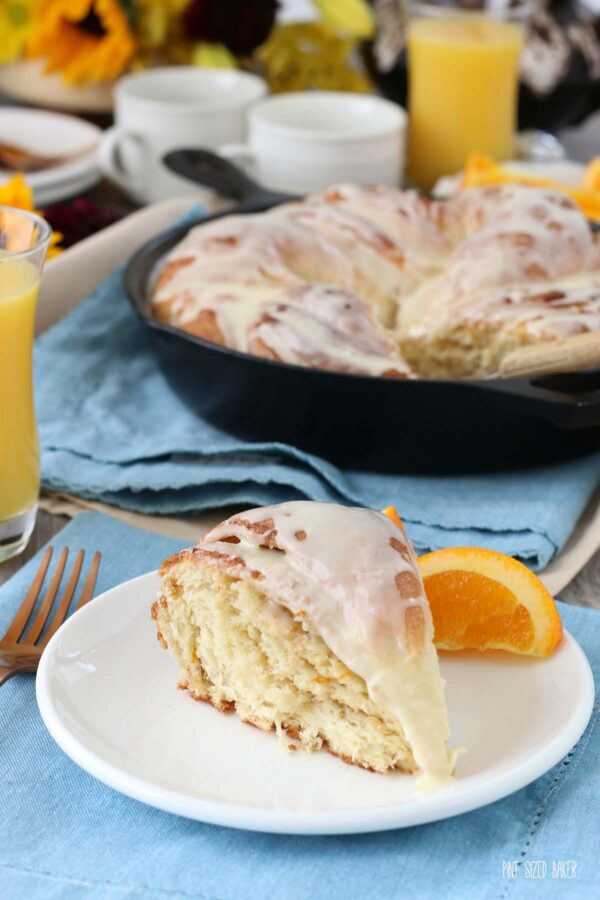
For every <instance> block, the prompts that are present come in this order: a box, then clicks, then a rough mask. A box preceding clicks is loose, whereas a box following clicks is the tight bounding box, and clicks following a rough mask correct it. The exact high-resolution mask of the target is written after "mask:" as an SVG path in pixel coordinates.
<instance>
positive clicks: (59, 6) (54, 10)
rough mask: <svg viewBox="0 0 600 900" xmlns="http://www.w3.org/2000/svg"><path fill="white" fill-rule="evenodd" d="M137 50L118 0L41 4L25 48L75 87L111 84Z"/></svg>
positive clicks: (48, 0)
mask: <svg viewBox="0 0 600 900" xmlns="http://www.w3.org/2000/svg"><path fill="white" fill-rule="evenodd" d="M134 49H135V44H134V38H133V34H132V33H131V30H130V28H129V24H128V22H127V17H126V15H125V13H124V11H123V8H122V7H121V5H120V3H119V2H118V0H38V5H37V7H36V11H35V15H34V25H33V31H32V33H31V36H30V38H29V40H28V42H27V50H28V55H29V56H30V57H44V58H45V59H46V61H47V62H46V71H47V72H56V71H58V72H61V73H62V76H63V78H64V80H65V81H67V82H69V83H71V84H85V83H89V82H96V81H112V80H114V79H115V78H117V77H118V76H119V75H120V74H121V73H122V72H123V70H124V69H125V68H126V66H127V64H128V63H129V61H130V60H131V58H132V56H133V52H134Z"/></svg>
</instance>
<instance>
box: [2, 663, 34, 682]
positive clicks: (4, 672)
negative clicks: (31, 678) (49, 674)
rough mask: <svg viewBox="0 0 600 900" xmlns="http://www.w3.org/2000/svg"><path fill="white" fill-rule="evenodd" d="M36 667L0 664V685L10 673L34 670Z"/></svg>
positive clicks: (15, 673)
mask: <svg viewBox="0 0 600 900" xmlns="http://www.w3.org/2000/svg"><path fill="white" fill-rule="evenodd" d="M35 669H36V667H35V666H33V665H22V666H0V687H2V685H3V684H4V682H5V681H8V679H9V678H10V677H11V676H12V675H18V674H19V672H35Z"/></svg>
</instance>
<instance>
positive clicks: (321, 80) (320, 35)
mask: <svg viewBox="0 0 600 900" xmlns="http://www.w3.org/2000/svg"><path fill="white" fill-rule="evenodd" d="M356 45H357V41H356V40H355V39H353V38H342V37H340V36H339V35H338V34H336V33H335V32H334V31H332V29H331V28H330V27H329V26H328V25H327V24H326V23H325V22H298V23H294V24H290V25H280V26H279V27H276V28H275V29H274V30H273V32H272V33H271V35H270V37H269V39H268V41H267V42H266V43H265V44H263V46H262V47H259V49H258V50H257V52H256V58H257V59H258V60H259V61H260V63H261V64H262V66H263V67H264V74H265V77H266V79H267V81H268V82H269V86H270V88H271V90H272V91H273V92H275V93H278V92H281V91H306V90H310V89H311V88H318V89H320V90H326V91H327V90H329V91H358V92H365V91H369V90H370V89H371V85H370V83H369V81H368V79H367V78H366V77H365V76H364V75H362V74H361V73H360V72H358V71H356V70H355V69H354V68H353V67H352V65H351V63H350V61H349V60H350V57H351V55H352V53H353V52H354V50H355V49H356Z"/></svg>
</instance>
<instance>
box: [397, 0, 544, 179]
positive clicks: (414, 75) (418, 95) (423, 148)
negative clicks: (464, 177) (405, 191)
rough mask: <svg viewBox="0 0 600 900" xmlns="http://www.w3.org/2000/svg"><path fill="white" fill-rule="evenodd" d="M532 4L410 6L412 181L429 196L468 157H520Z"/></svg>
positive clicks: (479, 0) (476, 0)
mask: <svg viewBox="0 0 600 900" xmlns="http://www.w3.org/2000/svg"><path fill="white" fill-rule="evenodd" d="M530 12H531V4H530V2H529V0H517V2H516V5H513V6H509V5H508V4H504V3H503V2H502V0H500V2H494V0H490V2H489V5H485V0H473V3H470V4H469V7H468V8H464V7H463V6H460V5H459V4H457V3H456V2H449V3H436V2H433V0H432V2H414V3H410V6H409V21H408V31H407V47H408V108H409V151H408V154H409V155H408V175H409V178H410V180H411V181H412V182H413V184H415V185H417V187H420V188H422V189H423V190H426V191H428V190H430V189H431V188H432V187H433V185H434V184H435V182H436V181H437V179H438V178H440V177H441V176H442V175H452V174H454V173H455V172H458V171H459V170H460V169H461V168H462V167H463V165H464V163H465V161H466V159H467V157H468V155H469V153H471V152H472V151H478V152H480V153H486V154H489V155H490V156H492V157H494V159H497V160H503V159H509V158H510V157H511V156H512V155H513V153H514V139H515V132H516V124H517V110H516V107H517V90H518V71H519V57H520V54H521V49H522V46H523V38H524V26H525V23H526V21H527V18H528V17H529V14H530Z"/></svg>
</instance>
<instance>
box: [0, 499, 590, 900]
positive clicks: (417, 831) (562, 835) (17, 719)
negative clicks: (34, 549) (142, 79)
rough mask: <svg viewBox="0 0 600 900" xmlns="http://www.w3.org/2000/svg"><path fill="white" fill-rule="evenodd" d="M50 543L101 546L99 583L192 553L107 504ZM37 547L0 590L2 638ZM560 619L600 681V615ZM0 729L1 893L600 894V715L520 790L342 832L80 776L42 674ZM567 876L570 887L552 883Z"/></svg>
mask: <svg viewBox="0 0 600 900" xmlns="http://www.w3.org/2000/svg"><path fill="white" fill-rule="evenodd" d="M52 543H53V544H54V546H55V547H56V548H60V547H62V546H63V545H65V544H68V545H69V546H70V547H72V548H77V547H84V548H85V549H86V550H89V551H90V553H91V551H93V550H95V549H100V551H101V552H102V553H103V559H102V564H101V567H100V573H99V579H98V585H97V587H98V591H102V590H105V589H107V588H108V587H110V586H112V585H114V584H116V583H118V582H121V581H123V580H125V579H127V578H131V577H133V576H135V575H139V574H141V573H143V572H145V571H148V570H149V569H152V568H155V567H156V566H158V565H159V564H160V562H161V561H162V560H163V558H164V557H165V556H166V555H168V554H170V553H172V552H174V551H176V550H178V549H180V547H181V546H182V545H181V542H179V541H175V540H173V539H169V538H164V537H159V536H157V535H153V534H150V533H148V532H145V531H141V530H139V529H135V528H131V527H130V526H127V525H123V524H122V523H120V522H117V521H115V520H113V519H110V518H108V517H106V516H102V515H99V514H97V513H83V514H81V515H79V516H78V517H77V518H76V519H74V520H73V521H72V522H71V523H70V524H69V525H68V526H67V527H66V528H65V529H64V530H63V531H62V532H61V533H60V534H59V535H58V536H56V537H55V538H54V539H53V541H52ZM40 555H41V554H38V556H37V557H36V558H35V559H34V560H33V561H30V562H29V563H28V564H27V565H26V566H25V567H24V568H23V569H22V570H21V571H20V572H19V573H18V574H17V575H16V576H14V578H12V580H11V581H9V582H8V584H6V585H5V586H4V587H3V588H2V589H0V634H1V633H3V631H4V629H5V628H6V626H7V624H8V622H9V621H10V620H11V618H12V615H13V614H14V612H15V610H16V608H17V606H18V603H19V602H20V600H21V599H22V596H23V594H24V592H25V590H26V587H27V586H28V584H29V583H30V581H31V579H32V577H33V574H34V572H35V570H36V568H37V564H38V561H39V556H40ZM89 558H90V557H89V556H88V559H89ZM560 612H561V615H562V618H563V621H564V623H565V625H566V627H567V628H568V629H569V630H570V631H571V632H572V633H573V635H574V636H575V637H576V639H577V640H578V641H579V642H580V644H581V646H582V647H583V649H584V651H585V652H586V654H587V656H588V659H589V660H590V663H591V665H592V668H593V670H594V673H595V677H596V678H598V675H599V673H600V614H598V613H597V612H594V611H591V610H584V609H577V608H574V607H567V606H565V605H563V604H561V605H560ZM0 723H1V727H2V738H1V739H0V796H1V797H2V801H1V803H2V814H1V815H0V896H2V898H6V900H21V898H22V900H37V898H39V900H55V898H56V900H58V898H60V900H78V898H84V897H93V898H94V900H120V898H130V897H143V898H149V900H159V898H162V900H168V898H179V897H181V898H184V900H185V898H198V900H279V898H284V900H396V898H397V900H405V898H411V900H412V898H416V900H420V898H431V900H439V898H440V897H456V898H459V900H471V898H473V900H484V898H497V900H501V898H502V900H506V898H508V900H510V898H511V897H514V898H522V897H533V898H537V897H540V898H546V897H569V898H571V897H577V898H588V897H589V898H591V897H593V896H598V887H599V880H598V872H599V854H598V849H599V846H598V830H597V829H598V816H599V814H600V767H599V766H598V762H597V761H598V758H599V755H600V733H599V729H598V709H597V708H596V710H595V712H594V716H593V718H592V721H591V723H590V725H589V726H588V729H587V731H586V732H585V734H584V735H583V737H582V738H581V740H580V741H579V743H578V744H577V746H576V747H575V748H574V750H573V751H572V752H571V753H569V754H568V756H567V757H565V759H564V760H563V761H562V762H561V763H559V764H558V765H557V766H555V767H554V769H552V770H551V771H550V772H548V773H547V774H546V775H545V776H543V777H542V778H540V779H538V781H536V782H535V783H534V784H532V785H530V786H529V787H527V788H524V789H523V790H521V791H519V792H518V793H516V794H513V795H512V796H511V797H508V798H506V799H505V800H501V801H498V802H497V803H494V804H492V805H491V806H488V807H485V808H483V809H480V810H476V811H474V812H471V813H467V814H466V815H463V816H460V817H458V818H454V819H448V820H446V821H443V822H437V823H433V824H431V825H422V826H419V827H417V828H410V829H405V830H401V831H388V832H384V833H380V834H371V835H356V836H344V837H297V836H280V835H264V834H252V833H248V832H242V831H236V830H231V829H226V828H218V827H216V826H211V825H204V824H201V823H197V822H191V821H187V820H185V819H182V818H179V817H176V816H172V815H170V814H168V813H163V812H159V811H157V810H154V809H151V808H150V807H147V806H144V805H142V804H141V803H137V802H136V801H134V800H129V799H127V798H126V797H123V796H121V795H120V794H117V793H116V792H115V791H113V790H111V789H110V788H107V787H105V786H104V785H102V784H100V782H98V781H96V780H95V779H93V778H92V777H91V776H89V775H87V774H86V773H84V772H83V771H81V770H80V769H79V768H78V767H77V766H76V765H75V764H74V763H72V762H71V761H70V760H69V759H68V758H67V757H66V756H65V755H64V754H63V753H62V751H61V750H59V748H58V746H57V745H56V744H55V743H54V741H53V740H52V738H51V737H50V736H49V734H48V733H47V732H46V730H45V728H44V726H43V724H42V721H41V719H40V716H39V713H38V711H37V706H36V702H35V696H34V679H33V676H28V675H21V676H17V677H15V678H12V679H11V680H10V681H8V682H7V683H6V684H5V685H4V686H3V687H1V688H0ZM374 777H377V776H374ZM540 863H545V865H546V875H545V878H540V877H539V876H540V874H541V873H542V871H543V867H542V866H541V865H540ZM561 863H563V864H567V863H568V866H567V865H563V866H562V868H561V865H560V864H561ZM573 866H574V867H575V868H574V869H573ZM569 872H570V873H571V874H573V873H574V875H575V877H574V878H573V879H572V880H571V879H566V878H563V877H557V876H558V875H559V874H561V873H562V874H563V875H566V874H568V873H569ZM553 875H554V876H555V877H553ZM535 876H538V877H535Z"/></svg>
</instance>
